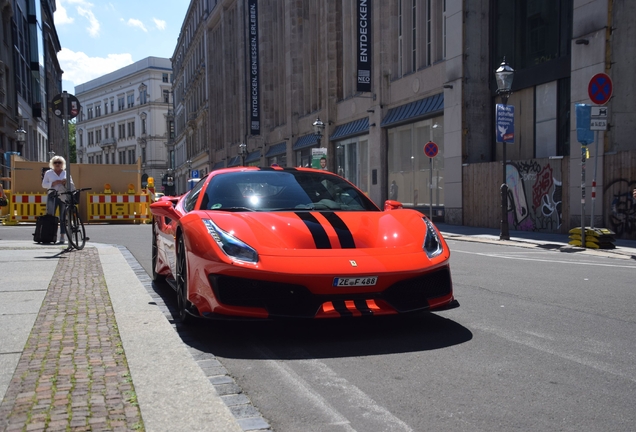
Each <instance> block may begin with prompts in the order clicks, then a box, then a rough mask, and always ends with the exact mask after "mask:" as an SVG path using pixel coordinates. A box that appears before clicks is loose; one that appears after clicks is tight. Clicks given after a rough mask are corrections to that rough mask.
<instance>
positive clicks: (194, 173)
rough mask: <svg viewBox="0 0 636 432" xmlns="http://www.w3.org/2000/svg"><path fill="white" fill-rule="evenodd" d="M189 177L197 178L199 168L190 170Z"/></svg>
mask: <svg viewBox="0 0 636 432" xmlns="http://www.w3.org/2000/svg"><path fill="white" fill-rule="evenodd" d="M190 177H191V178H199V170H192V171H191V174H190Z"/></svg>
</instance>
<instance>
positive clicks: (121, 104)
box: [117, 96, 125, 111]
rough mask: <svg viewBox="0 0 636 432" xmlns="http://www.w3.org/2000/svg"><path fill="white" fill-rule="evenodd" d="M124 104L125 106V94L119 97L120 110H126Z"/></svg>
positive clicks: (118, 106) (118, 105)
mask: <svg viewBox="0 0 636 432" xmlns="http://www.w3.org/2000/svg"><path fill="white" fill-rule="evenodd" d="M124 106H125V105H124V97H123V96H121V97H118V98H117V109H118V110H119V111H123V110H124Z"/></svg>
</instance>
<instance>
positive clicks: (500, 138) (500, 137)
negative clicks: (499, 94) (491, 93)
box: [496, 104, 515, 143]
mask: <svg viewBox="0 0 636 432" xmlns="http://www.w3.org/2000/svg"><path fill="white" fill-rule="evenodd" d="M496 114H497V115H496V117H497V142H506V143H510V142H514V140H515V107H514V106H512V105H504V104H497V106H496Z"/></svg>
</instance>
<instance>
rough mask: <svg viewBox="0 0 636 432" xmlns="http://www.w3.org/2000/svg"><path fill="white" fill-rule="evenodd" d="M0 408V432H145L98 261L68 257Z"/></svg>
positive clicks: (88, 253)
mask: <svg viewBox="0 0 636 432" xmlns="http://www.w3.org/2000/svg"><path fill="white" fill-rule="evenodd" d="M56 275H57V277H55V278H53V280H52V281H51V284H50V285H49V287H48V290H47V294H46V297H45V300H44V302H43V303H42V307H41V309H40V311H39V313H38V316H37V318H36V322H35V325H34V326H33V330H32V331H31V334H30V336H29V339H28V341H27V343H26V346H25V348H24V351H23V353H22V356H21V358H20V361H19V363H18V366H17V368H16V370H15V373H14V375H13V378H12V379H11V382H10V384H9V388H8V390H7V392H6V394H5V397H4V399H3V400H2V404H1V405H0V430H2V431H6V432H9V431H97V430H99V431H124V430H126V431H130V430H140V431H143V430H144V424H143V421H142V418H141V412H140V410H139V407H138V405H137V401H136V395H135V389H134V386H133V384H132V380H131V378H130V371H129V369H128V364H127V362H126V357H125V354H124V350H123V347H122V342H121V339H120V336H119V331H118V328H117V323H116V321H115V314H114V311H113V307H112V304H111V301H110V297H109V293H108V289H107V286H106V282H105V279H104V273H103V271H102V266H101V263H100V258H99V253H98V251H97V250H96V249H95V248H87V249H84V250H81V251H73V252H65V253H63V255H62V256H61V257H60V259H59V262H58V265H57V268H56Z"/></svg>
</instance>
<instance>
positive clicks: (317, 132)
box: [314, 117, 325, 147]
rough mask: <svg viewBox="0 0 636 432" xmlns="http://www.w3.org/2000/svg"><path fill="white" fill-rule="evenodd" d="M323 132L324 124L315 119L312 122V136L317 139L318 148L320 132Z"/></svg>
mask: <svg viewBox="0 0 636 432" xmlns="http://www.w3.org/2000/svg"><path fill="white" fill-rule="evenodd" d="M324 130H325V124H324V123H323V122H322V120H320V117H318V118H316V121H315V122H314V135H316V138H318V147H320V140H321V139H322V133H323V132H322V131H324Z"/></svg>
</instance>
